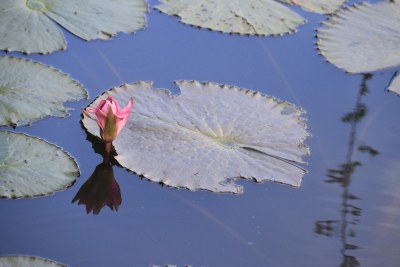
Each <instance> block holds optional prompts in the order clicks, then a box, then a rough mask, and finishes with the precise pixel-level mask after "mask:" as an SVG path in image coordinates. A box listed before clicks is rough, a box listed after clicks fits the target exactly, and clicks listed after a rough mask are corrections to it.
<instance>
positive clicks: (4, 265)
mask: <svg viewBox="0 0 400 267" xmlns="http://www.w3.org/2000/svg"><path fill="white" fill-rule="evenodd" d="M21 266H29V267H66V265H63V264H60V263H57V262H55V261H52V260H49V259H44V258H40V257H36V256H16V255H13V256H0V267H21Z"/></svg>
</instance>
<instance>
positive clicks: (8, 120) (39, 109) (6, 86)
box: [0, 56, 87, 126]
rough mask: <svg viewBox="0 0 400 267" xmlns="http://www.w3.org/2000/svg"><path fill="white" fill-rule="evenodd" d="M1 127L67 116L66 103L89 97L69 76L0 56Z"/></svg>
mask: <svg viewBox="0 0 400 267" xmlns="http://www.w3.org/2000/svg"><path fill="white" fill-rule="evenodd" d="M0 69H1V72H0V126H20V125H28V124H31V123H32V122H34V121H36V120H39V119H41V118H43V117H45V116H55V117H65V116H67V115H68V112H67V109H66V108H65V107H64V106H63V102H67V101H77V100H81V99H83V98H87V92H86V91H85V89H83V87H82V86H81V85H80V84H79V83H78V82H76V81H74V80H72V79H71V78H70V77H68V75H66V74H63V73H61V72H59V71H57V70H55V69H53V68H51V67H49V66H45V65H42V64H40V63H36V62H31V61H27V60H25V59H19V58H12V57H7V56H0Z"/></svg>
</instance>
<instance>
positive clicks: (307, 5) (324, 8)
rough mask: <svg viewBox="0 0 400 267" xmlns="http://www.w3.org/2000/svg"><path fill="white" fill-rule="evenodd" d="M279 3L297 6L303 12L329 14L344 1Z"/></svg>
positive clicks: (296, 0) (325, 0) (322, 0)
mask: <svg viewBox="0 0 400 267" xmlns="http://www.w3.org/2000/svg"><path fill="white" fill-rule="evenodd" d="M279 1H280V2H283V3H287V4H291V5H297V6H300V7H302V8H303V9H304V10H307V11H311V12H316V13H322V14H330V13H333V12H335V10H337V9H338V8H339V7H340V6H341V5H343V3H344V2H346V0H279Z"/></svg>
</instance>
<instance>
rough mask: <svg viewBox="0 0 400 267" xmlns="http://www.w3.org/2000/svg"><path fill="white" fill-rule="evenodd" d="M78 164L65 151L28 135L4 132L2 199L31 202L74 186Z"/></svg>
mask: <svg viewBox="0 0 400 267" xmlns="http://www.w3.org/2000/svg"><path fill="white" fill-rule="evenodd" d="M78 176H79V168H78V164H77V163H76V162H75V160H74V159H73V158H72V157H71V156H70V155H68V154H67V153H66V152H64V151H63V150H62V149H61V148H59V147H57V146H55V145H52V144H49V143H47V142H45V141H44V140H42V139H39V138H36V137H32V136H27V135H25V134H20V133H13V132H8V131H0V197H3V198H31V197H36V196H44V195H49V194H52V193H54V192H56V191H60V190H63V189H65V188H67V187H69V186H71V185H72V184H73V183H74V182H75V180H76V178H77V177H78Z"/></svg>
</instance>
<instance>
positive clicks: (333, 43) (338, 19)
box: [317, 0, 400, 92]
mask: <svg viewBox="0 0 400 267" xmlns="http://www.w3.org/2000/svg"><path fill="white" fill-rule="evenodd" d="M317 37H318V48H319V50H320V52H321V54H322V55H323V56H324V57H326V59H327V60H328V61H329V62H331V63H332V64H334V65H336V66H337V67H338V68H340V69H343V70H345V71H347V72H349V73H369V72H373V71H379V70H384V69H388V68H393V67H397V66H399V65H400V1H389V0H387V1H382V2H378V3H375V4H370V3H367V2H362V3H360V4H358V5H355V6H352V7H348V8H345V9H342V10H339V11H338V12H336V13H335V14H334V15H333V16H332V17H330V18H329V20H328V21H327V22H325V23H323V25H322V27H321V28H320V29H318V34H317ZM398 79H399V78H397V79H393V84H392V85H390V86H389V90H391V91H394V92H398V91H399V84H398Z"/></svg>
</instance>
